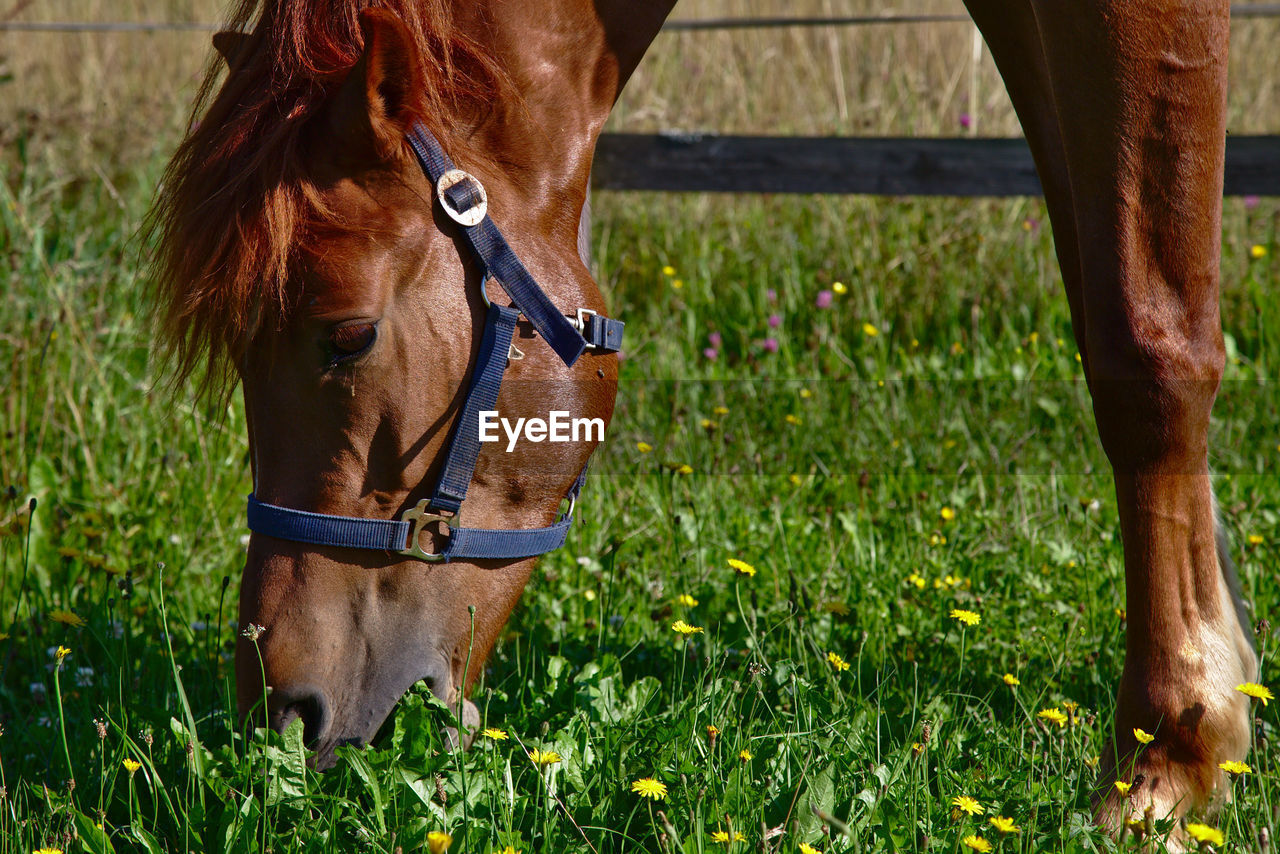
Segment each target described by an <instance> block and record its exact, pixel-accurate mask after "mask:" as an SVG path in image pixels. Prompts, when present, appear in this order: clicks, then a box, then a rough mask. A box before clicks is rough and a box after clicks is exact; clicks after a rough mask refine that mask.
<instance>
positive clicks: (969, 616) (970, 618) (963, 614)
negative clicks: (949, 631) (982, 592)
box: [951, 608, 982, 626]
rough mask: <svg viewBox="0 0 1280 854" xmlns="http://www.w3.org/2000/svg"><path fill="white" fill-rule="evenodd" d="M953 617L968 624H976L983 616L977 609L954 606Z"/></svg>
mask: <svg viewBox="0 0 1280 854" xmlns="http://www.w3.org/2000/svg"><path fill="white" fill-rule="evenodd" d="M951 619H953V620H958V621H959V622H961V623H964V624H965V625H966V626H976V625H978V623H981V622H982V617H981V616H980V615H979V614H978V613H977V612H976V611H966V610H965V609H963V608H952V609H951Z"/></svg>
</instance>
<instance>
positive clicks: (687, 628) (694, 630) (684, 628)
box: [671, 620, 702, 635]
mask: <svg viewBox="0 0 1280 854" xmlns="http://www.w3.org/2000/svg"><path fill="white" fill-rule="evenodd" d="M671 631H673V632H677V633H679V634H682V635H698V634H702V626H691V625H689V624H688V623H686V622H685V621H684V620H676V621H675V622H674V623H672V624H671Z"/></svg>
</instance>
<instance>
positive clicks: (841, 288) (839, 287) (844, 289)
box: [831, 282, 849, 294]
mask: <svg viewBox="0 0 1280 854" xmlns="http://www.w3.org/2000/svg"><path fill="white" fill-rule="evenodd" d="M831 290H833V291H835V292H836V293H838V294H847V293H849V286H848V285H846V284H845V283H844V282H832V283H831Z"/></svg>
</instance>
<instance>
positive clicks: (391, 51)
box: [348, 9, 422, 145]
mask: <svg viewBox="0 0 1280 854" xmlns="http://www.w3.org/2000/svg"><path fill="white" fill-rule="evenodd" d="M360 30H361V32H363V33H364V53H363V54H362V55H361V56H360V61H359V62H357V63H356V66H355V68H353V69H352V73H351V77H352V78H354V79H352V80H349V81H348V85H349V86H357V85H362V86H363V89H364V93H363V95H364V97H363V99H362V100H363V102H364V105H365V108H366V110H367V111H368V116H369V124H370V125H371V127H372V129H373V131H374V133H375V134H376V135H378V136H380V137H382V138H383V139H384V140H385V141H386V142H394V144H396V145H398V144H399V140H400V139H401V138H402V137H403V136H404V134H405V133H406V132H407V131H408V130H409V128H410V127H411V126H412V125H413V122H414V120H415V118H416V114H415V110H414V106H415V105H416V99H417V98H418V96H419V93H420V92H421V91H422V63H421V60H420V58H419V57H418V53H417V51H416V50H415V49H414V43H413V36H412V35H411V34H410V33H409V30H408V28H407V27H406V26H405V25H404V22H403V21H401V20H400V19H399V18H398V17H396V15H395V14H394V13H392V12H389V11H387V10H385V9H365V10H363V11H361V13H360Z"/></svg>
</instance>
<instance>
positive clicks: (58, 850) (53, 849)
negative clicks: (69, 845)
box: [31, 848, 62, 854]
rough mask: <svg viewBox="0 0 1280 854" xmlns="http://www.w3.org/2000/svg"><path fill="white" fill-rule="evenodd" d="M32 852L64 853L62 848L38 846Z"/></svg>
mask: <svg viewBox="0 0 1280 854" xmlns="http://www.w3.org/2000/svg"><path fill="white" fill-rule="evenodd" d="M31 854H62V849H61V848H37V849H36V850H34V851H32V852H31Z"/></svg>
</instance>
